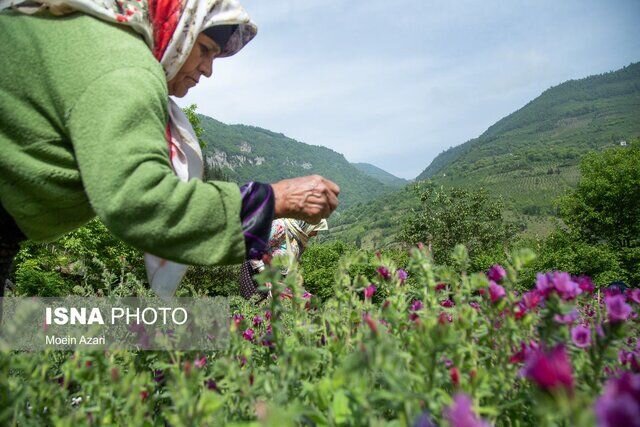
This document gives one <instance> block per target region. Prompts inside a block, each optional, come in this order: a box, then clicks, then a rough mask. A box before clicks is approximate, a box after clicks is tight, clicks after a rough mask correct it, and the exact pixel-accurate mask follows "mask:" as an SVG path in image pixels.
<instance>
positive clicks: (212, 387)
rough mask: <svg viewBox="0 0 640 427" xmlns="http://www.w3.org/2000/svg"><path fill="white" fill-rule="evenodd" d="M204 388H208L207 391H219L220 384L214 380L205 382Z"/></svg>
mask: <svg viewBox="0 0 640 427" xmlns="http://www.w3.org/2000/svg"><path fill="white" fill-rule="evenodd" d="M204 386H205V387H206V388H207V390H211V391H218V384H216V382H215V381H214V380H212V379H208V380H206V381H205V382H204Z"/></svg>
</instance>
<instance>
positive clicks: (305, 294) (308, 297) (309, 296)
mask: <svg viewBox="0 0 640 427" xmlns="http://www.w3.org/2000/svg"><path fill="white" fill-rule="evenodd" d="M312 296H313V295H312V294H311V292H309V291H304V292H303V293H302V299H311V297H312Z"/></svg>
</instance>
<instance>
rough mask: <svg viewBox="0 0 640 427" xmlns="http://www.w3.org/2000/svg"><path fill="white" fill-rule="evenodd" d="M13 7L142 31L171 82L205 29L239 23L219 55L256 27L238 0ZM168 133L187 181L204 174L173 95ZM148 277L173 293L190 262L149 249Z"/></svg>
mask: <svg viewBox="0 0 640 427" xmlns="http://www.w3.org/2000/svg"><path fill="white" fill-rule="evenodd" d="M9 8H11V9H14V10H17V11H18V12H22V13H27V14H34V13H38V12H40V11H48V12H49V13H51V14H52V15H56V16H61V15H66V14H69V13H73V12H82V13H86V14H88V15H91V16H94V17H96V18H99V19H101V20H104V21H107V22H113V23H116V24H119V25H125V26H128V27H130V28H131V29H132V30H134V31H135V32H137V33H138V34H140V35H141V36H142V37H143V38H144V40H145V42H146V43H147V45H148V46H149V49H150V50H151V51H152V52H153V55H154V56H155V58H156V59H157V60H158V62H160V64H161V65H162V67H163V69H164V72H165V75H166V77H167V81H169V80H171V79H172V78H173V77H174V76H175V75H176V74H177V73H178V71H179V70H180V68H182V65H183V64H184V63H185V61H186V60H187V58H188V56H189V54H190V53H191V49H192V48H193V46H194V44H195V40H196V38H197V37H198V34H200V33H201V32H202V31H203V30H205V29H207V28H210V27H214V26H218V25H237V28H236V30H235V31H234V32H233V34H232V35H231V37H230V38H229V40H228V41H227V43H226V44H225V46H224V50H223V51H222V52H221V53H220V54H219V55H218V57H228V56H231V55H234V54H235V53H237V52H238V51H239V50H240V49H242V48H243V47H244V46H245V45H246V44H247V43H249V42H250V41H251V39H253V37H255V35H256V33H257V31H258V29H257V27H256V25H255V24H254V23H253V22H252V21H251V20H250V18H249V15H247V13H246V12H245V10H244V9H243V8H242V6H240V3H239V2H238V1H237V0H35V1H34V0H0V11H1V10H3V9H9ZM167 102H168V106H169V117H170V122H169V123H168V124H167V129H166V135H167V142H168V145H169V158H170V161H171V165H172V167H173V170H174V172H175V174H176V175H177V176H178V177H179V178H180V179H181V180H183V181H188V180H189V179H193V178H195V179H202V174H203V170H204V168H203V158H202V152H201V150H200V145H199V143H198V140H197V137H196V135H195V132H194V131H193V128H192V126H191V124H190V123H189V120H188V119H187V117H186V116H185V114H184V113H183V112H182V110H181V109H180V107H178V105H177V104H176V103H175V102H174V101H173V100H172V99H171V98H169V100H168V101H167ZM145 265H146V268H147V276H148V278H149V283H150V284H151V287H152V288H153V289H154V290H155V291H156V293H158V294H159V295H160V296H163V297H166V296H172V295H173V294H174V293H175V290H176V288H177V287H178V285H179V284H180V281H181V280H182V277H183V276H184V274H185V273H186V270H187V267H186V266H184V265H181V264H177V263H174V262H171V261H167V260H164V259H162V258H158V257H156V256H154V255H151V254H145Z"/></svg>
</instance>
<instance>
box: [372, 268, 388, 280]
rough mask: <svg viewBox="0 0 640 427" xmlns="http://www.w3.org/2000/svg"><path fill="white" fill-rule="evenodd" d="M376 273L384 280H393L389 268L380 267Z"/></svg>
mask: <svg viewBox="0 0 640 427" xmlns="http://www.w3.org/2000/svg"><path fill="white" fill-rule="evenodd" d="M376 271H377V272H378V274H379V275H380V276H381V277H382V278H383V279H384V280H389V279H390V278H391V273H389V269H388V268H387V267H378V268H377V270H376Z"/></svg>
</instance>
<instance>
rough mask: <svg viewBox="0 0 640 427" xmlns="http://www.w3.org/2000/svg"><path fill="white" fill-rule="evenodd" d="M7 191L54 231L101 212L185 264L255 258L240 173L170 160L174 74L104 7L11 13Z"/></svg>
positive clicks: (5, 100)
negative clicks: (248, 253) (194, 174)
mask: <svg viewBox="0 0 640 427" xmlns="http://www.w3.org/2000/svg"><path fill="white" fill-rule="evenodd" d="M0 40H1V41H2V42H1V43H0V70H1V71H0V153H1V154H0V202H1V203H2V205H3V206H4V208H5V209H6V210H7V211H8V212H9V213H10V214H11V215H12V216H13V217H14V219H15V221H16V223H17V224H18V226H19V227H20V229H21V230H22V231H23V232H24V234H25V235H26V236H27V237H28V238H29V239H32V240H35V241H50V240H54V239H56V238H59V237H60V236H61V235H63V234H65V233H67V232H69V231H71V230H73V229H75V228H77V227H79V226H81V225H83V224H85V223H86V222H87V221H89V220H90V219H92V218H93V217H94V216H95V215H97V216H98V217H99V218H100V219H101V220H102V221H103V222H104V223H105V225H106V226H107V227H108V228H109V230H110V231H111V232H112V233H113V234H114V235H116V236H117V237H119V238H121V239H122V240H123V241H125V242H127V243H129V244H131V245H132V246H135V247H137V248H139V249H141V250H144V251H146V252H149V253H152V254H154V255H157V256H160V257H163V258H166V259H169V260H172V261H177V262H180V263H185V264H204V265H213V264H227V263H235V262H241V261H242V260H243V259H244V252H245V248H244V238H243V234H242V226H241V222H240V208H241V197H240V191H239V188H238V186H237V185H236V184H232V183H224V182H201V181H198V180H191V181H189V182H182V181H180V179H179V178H178V177H176V176H175V175H174V173H173V171H172V169H171V166H170V164H169V155H168V147H167V141H166V137H165V128H166V123H167V120H168V111H167V108H168V107H167V99H168V93H167V83H166V79H165V76H164V73H163V70H162V67H161V66H160V64H159V63H158V62H157V61H156V60H155V59H154V58H153V56H152V54H151V52H150V50H149V49H148V47H147V46H146V44H145V43H144V42H143V40H142V39H141V38H140V37H139V36H138V35H137V34H135V33H134V32H132V31H130V30H128V29H126V28H123V27H119V26H117V25H112V24H108V23H106V22H103V21H100V20H98V19H95V18H92V17H89V16H86V15H82V14H73V15H70V16H68V17H64V18H60V17H56V18H48V17H47V16H26V15H21V14H16V13H13V12H3V13H0Z"/></svg>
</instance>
